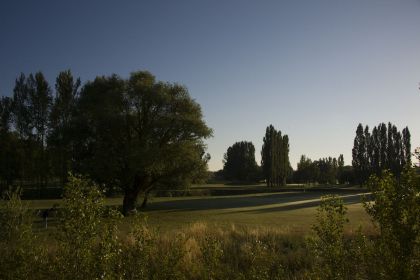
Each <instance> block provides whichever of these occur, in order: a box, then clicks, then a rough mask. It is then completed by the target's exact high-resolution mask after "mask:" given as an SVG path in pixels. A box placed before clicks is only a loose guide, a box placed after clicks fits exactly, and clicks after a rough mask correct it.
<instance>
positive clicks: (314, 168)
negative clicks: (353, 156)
mask: <svg viewBox="0 0 420 280" xmlns="http://www.w3.org/2000/svg"><path fill="white" fill-rule="evenodd" d="M344 172H345V166H344V157H343V155H340V156H339V157H338V159H337V158H332V157H328V158H320V159H319V160H316V161H312V160H311V159H310V158H307V157H306V156H305V155H302V156H301V158H300V161H299V163H298V165H297V170H296V172H295V176H294V179H295V181H296V182H298V183H320V184H336V183H337V182H339V183H345V182H348V180H345V178H344V176H343V174H344Z"/></svg>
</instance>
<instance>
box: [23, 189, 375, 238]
mask: <svg viewBox="0 0 420 280" xmlns="http://www.w3.org/2000/svg"><path fill="white" fill-rule="evenodd" d="M214 187H216V186H214ZM328 193H337V194H339V195H341V196H342V197H343V199H344V201H345V204H346V206H347V208H348V214H349V219H350V223H349V225H348V226H347V231H354V230H356V229H357V228H358V226H359V225H362V226H363V228H364V229H365V231H367V232H370V231H372V224H371V222H370V219H369V217H368V215H367V214H366V213H365V211H364V209H363V206H362V204H361V203H360V199H361V197H362V195H363V194H362V193H363V192H362V191H358V192H356V191H354V190H353V191H346V190H340V191H333V190H331V191H328V190H322V191H310V192H308V191H307V192H302V191H286V192H284V191H283V192H264V193H255V194H243V195H225V196H189V197H155V198H152V199H150V200H149V201H150V203H149V205H148V206H147V208H146V209H145V210H144V211H143V213H144V214H145V216H146V217H147V220H148V223H149V225H152V226H154V227H156V228H158V229H159V230H162V231H170V230H178V229H181V228H183V227H187V226H189V225H191V224H192V223H196V222H204V223H208V224H210V225H214V226H220V227H231V226H232V225H235V226H239V227H241V226H246V227H256V228H275V229H276V230H279V231H281V232H285V233H292V234H294V233H296V234H299V235H304V234H306V233H308V232H309V231H310V228H311V225H312V224H313V223H314V221H315V214H316V207H317V206H318V205H319V199H320V196H322V195H326V194H328ZM27 203H28V206H29V207H30V208H31V209H34V210H35V209H46V208H50V207H52V206H53V205H54V204H57V205H59V204H60V203H61V201H60V200H28V201H27ZM121 203H122V198H107V199H106V204H107V205H110V206H117V205H121ZM130 222H131V219H130V218H125V219H124V221H123V224H122V226H121V227H122V230H123V231H124V230H125V229H127V228H128V225H129V224H130ZM54 223H55V221H54V219H50V223H49V224H50V225H51V226H54ZM35 224H36V227H37V228H42V219H41V218H40V217H37V218H36V219H35Z"/></svg>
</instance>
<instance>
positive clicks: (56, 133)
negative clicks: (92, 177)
mask: <svg viewBox="0 0 420 280" xmlns="http://www.w3.org/2000/svg"><path fill="white" fill-rule="evenodd" d="M79 88H80V79H74V78H73V75H72V74H71V72H70V70H67V71H63V72H60V73H59V74H58V77H57V79H56V83H55V98H54V103H53V105H52V110H51V115H50V133H49V136H48V146H49V148H50V150H51V155H52V156H51V161H52V164H51V165H52V167H53V169H54V174H56V175H58V176H59V178H60V179H61V182H62V184H63V185H64V183H65V182H66V179H67V174H68V172H69V171H70V170H72V168H71V167H72V159H73V153H74V148H73V142H72V138H73V137H72V133H73V132H74V129H73V128H72V126H73V122H74V117H75V110H76V102H77V99H78V96H79Z"/></svg>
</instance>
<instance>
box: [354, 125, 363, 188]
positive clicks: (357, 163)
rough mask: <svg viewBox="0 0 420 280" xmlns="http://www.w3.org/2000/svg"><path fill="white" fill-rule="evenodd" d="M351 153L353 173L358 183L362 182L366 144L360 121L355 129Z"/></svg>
mask: <svg viewBox="0 0 420 280" xmlns="http://www.w3.org/2000/svg"><path fill="white" fill-rule="evenodd" d="M352 155H353V160H352V165H353V168H354V173H355V175H356V178H358V181H359V183H362V182H363V177H364V169H365V166H364V164H365V155H366V144H365V135H364V132H363V125H362V124H361V123H359V125H358V126H357V129H356V137H355V138H354V144H353V150H352Z"/></svg>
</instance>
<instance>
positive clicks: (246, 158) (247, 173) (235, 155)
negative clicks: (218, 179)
mask: <svg viewBox="0 0 420 280" xmlns="http://www.w3.org/2000/svg"><path fill="white" fill-rule="evenodd" d="M223 174H224V177H225V178H226V179H227V180H233V181H242V182H257V181H258V180H259V167H258V165H257V162H256V161H255V147H254V145H253V144H252V142H246V141H242V142H236V143H235V144H233V145H232V146H231V147H229V148H228V149H227V152H226V153H225V155H224V166H223Z"/></svg>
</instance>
